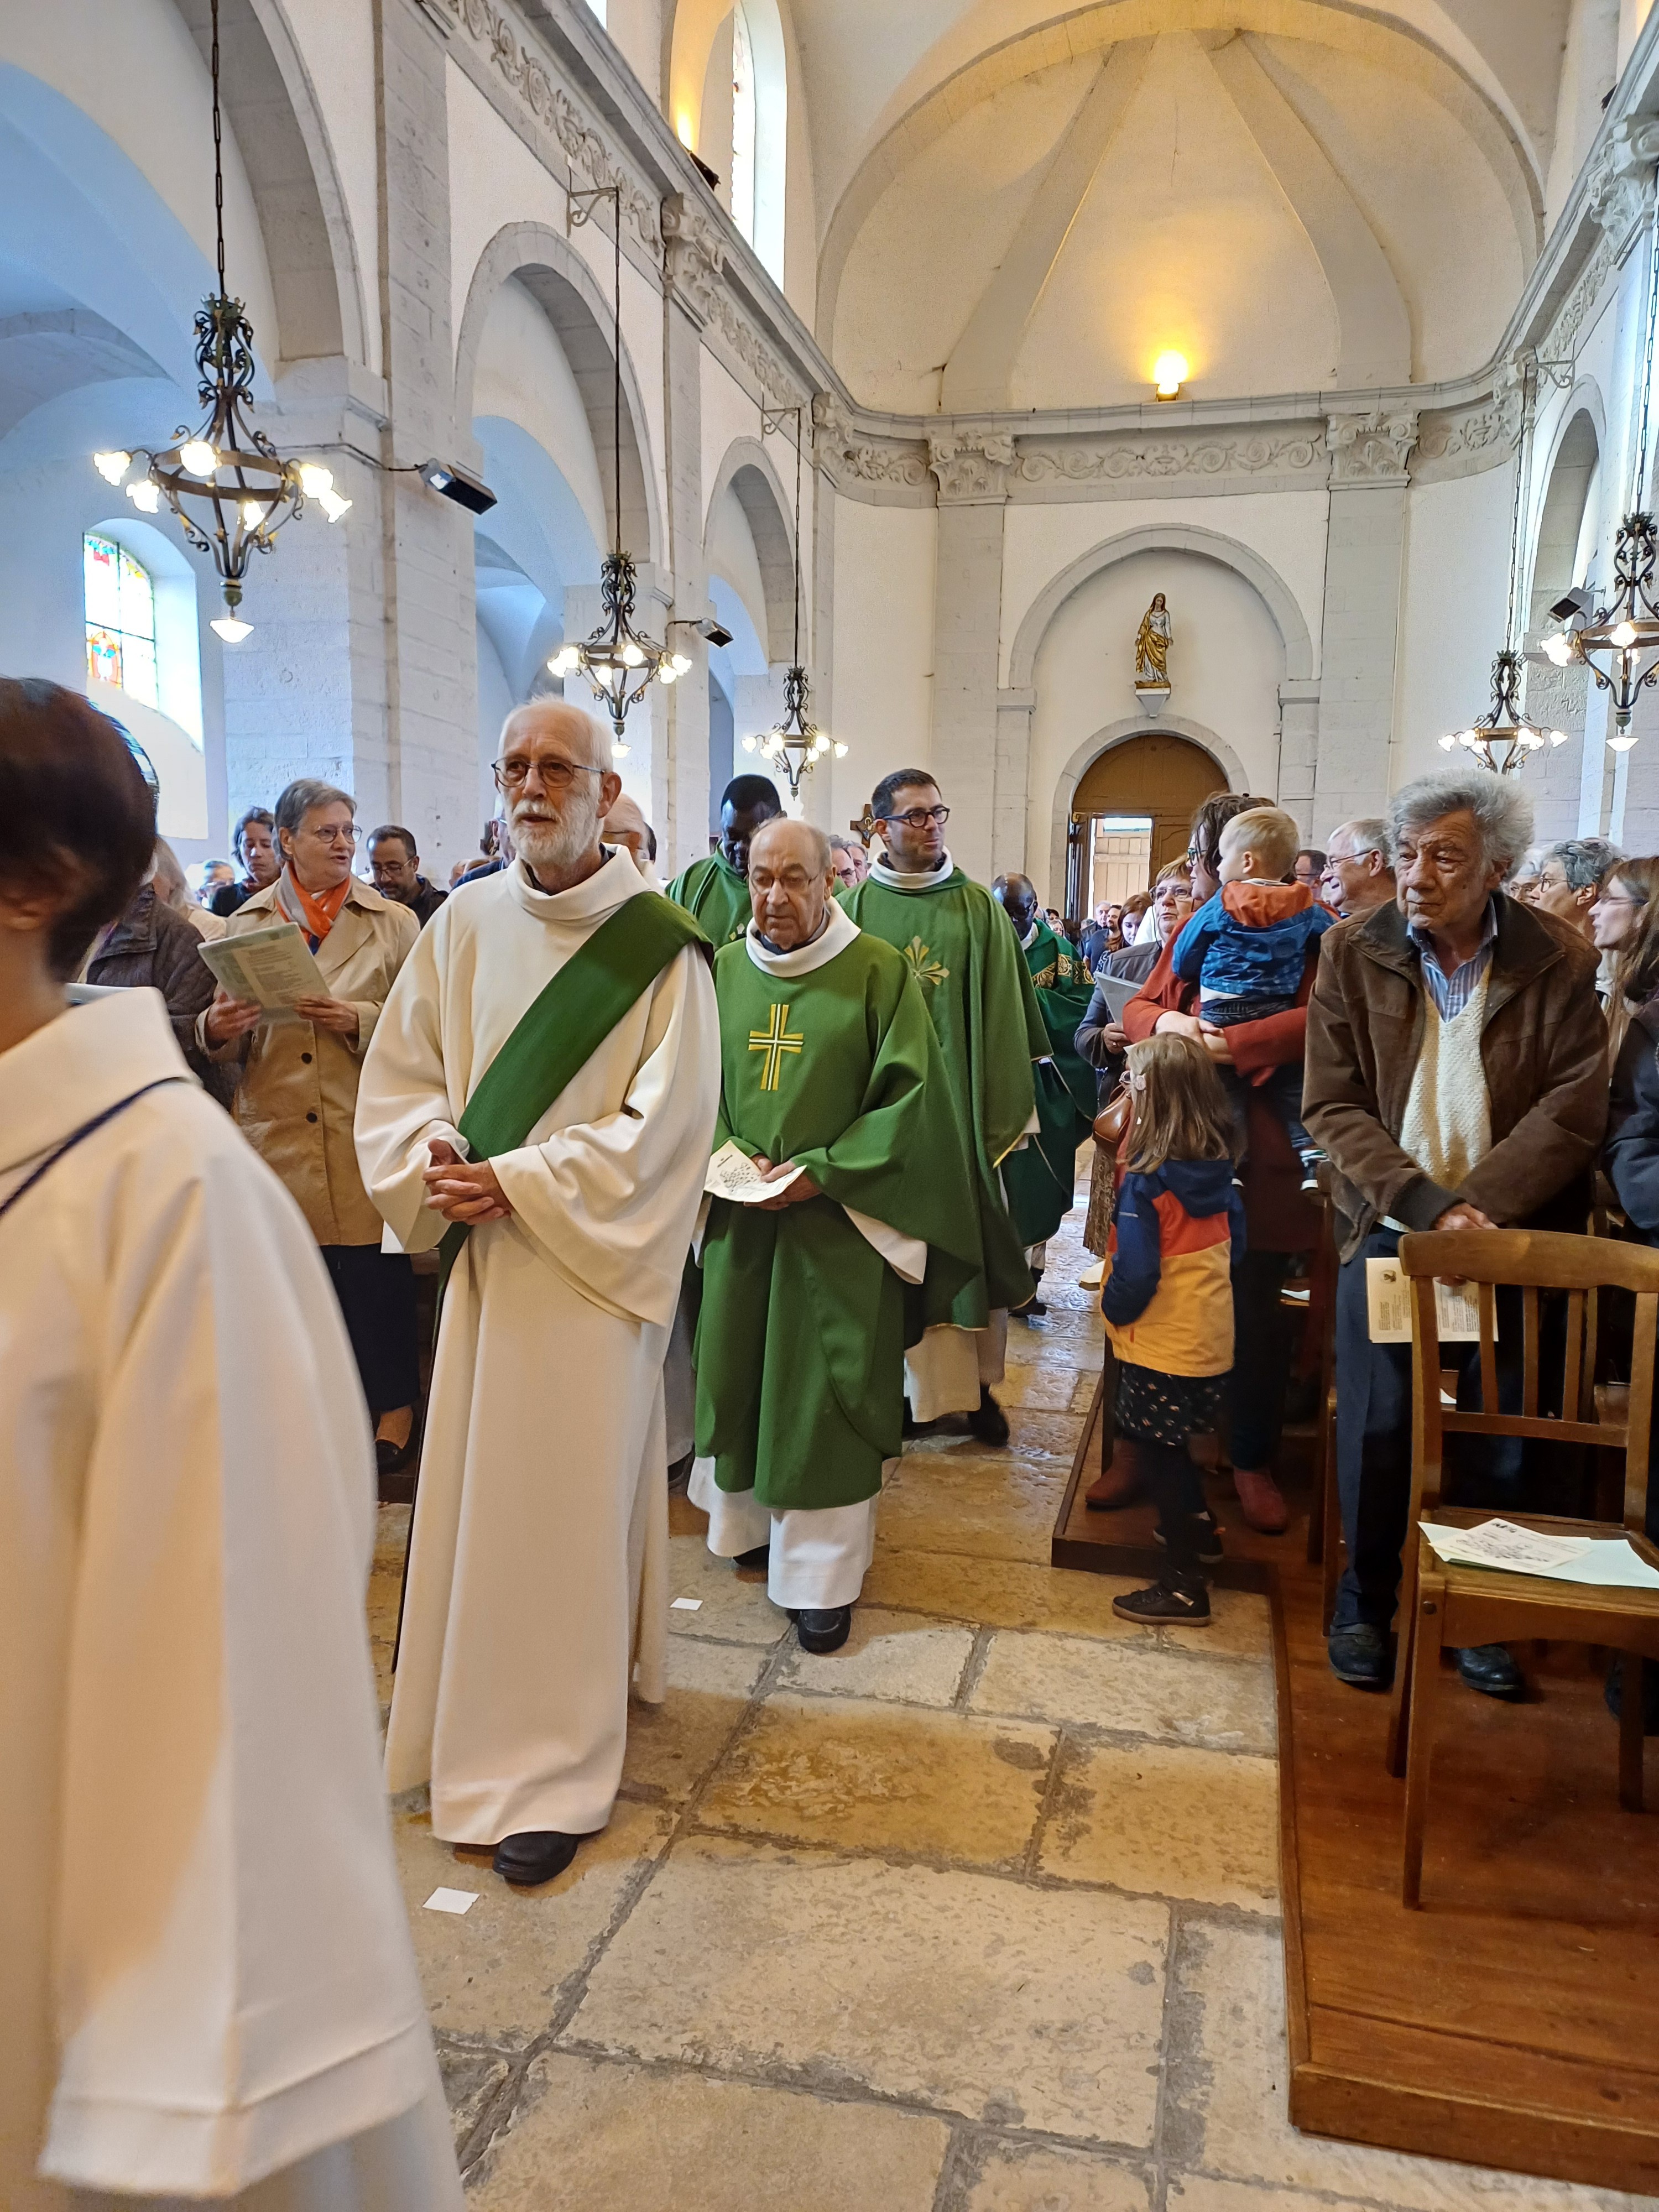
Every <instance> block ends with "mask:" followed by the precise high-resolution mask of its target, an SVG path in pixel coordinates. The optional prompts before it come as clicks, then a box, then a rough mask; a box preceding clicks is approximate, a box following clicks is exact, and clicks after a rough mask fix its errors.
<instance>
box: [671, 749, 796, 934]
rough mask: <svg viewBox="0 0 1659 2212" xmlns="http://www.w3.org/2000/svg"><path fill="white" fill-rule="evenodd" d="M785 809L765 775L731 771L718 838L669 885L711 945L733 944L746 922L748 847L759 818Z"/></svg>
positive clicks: (767, 819) (766, 818)
mask: <svg viewBox="0 0 1659 2212" xmlns="http://www.w3.org/2000/svg"><path fill="white" fill-rule="evenodd" d="M782 812H783V802H782V800H781V799H780V798H779V797H778V787H777V786H776V784H775V783H774V782H773V781H772V779H771V777H770V776H769V775H738V776H733V778H732V781H731V782H730V783H728V784H727V785H726V789H725V791H724V792H723V793H721V795H720V843H719V844H718V846H716V848H714V851H713V852H712V853H710V854H708V857H707V858H706V859H704V860H693V861H692V863H691V865H690V867H689V868H683V869H682V870H681V871H680V872H679V874H678V876H676V877H675V878H674V880H673V882H672V883H671V884H670V885H669V886H668V896H669V897H670V898H671V899H672V900H673V902H674V903H675V905H676V906H683V907H684V908H685V910H686V912H687V913H688V914H689V915H691V916H692V918H693V920H694V921H696V925H697V927H698V928H699V929H700V930H701V931H702V933H703V935H704V936H705V937H706V938H707V939H708V942H709V943H710V944H711V945H716V946H719V945H735V944H736V942H737V940H738V939H739V938H740V937H741V936H742V935H743V933H744V930H746V929H747V928H748V927H749V846H750V840H751V839H752V837H753V836H754V835H755V832H756V831H757V829H759V828H760V827H761V825H762V823H766V822H774V821H776V820H777V819H778V817H780V816H781V814H782Z"/></svg>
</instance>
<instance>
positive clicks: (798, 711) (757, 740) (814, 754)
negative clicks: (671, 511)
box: [743, 407, 847, 815]
mask: <svg viewBox="0 0 1659 2212" xmlns="http://www.w3.org/2000/svg"><path fill="white" fill-rule="evenodd" d="M789 415H793V416H794V418H795V549H794V550H795V650H794V657H793V659H792V660H791V662H790V664H789V666H788V667H787V669H786V670H785V671H784V675H783V720H781V722H779V723H777V724H776V725H775V726H774V727H773V728H772V729H769V730H768V731H766V732H763V734H762V735H759V736H757V737H752V738H744V741H743V749H744V752H746V753H754V752H757V753H759V755H760V756H761V757H762V759H763V760H764V761H766V762H767V763H769V765H770V766H771V767H773V768H775V769H781V770H782V771H783V777H784V781H785V782H786V783H787V785H788V787H789V798H788V801H787V805H788V808H789V811H790V812H791V813H793V814H797V815H798V814H799V812H800V811H801V797H800V787H801V779H802V778H803V777H804V776H806V775H811V771H812V769H814V768H816V767H817V763H818V762H819V761H820V760H822V759H823V756H824V755H825V753H829V752H833V753H834V755H835V757H836V759H837V760H845V758H846V757H847V747H846V746H845V745H844V744H842V743H841V742H840V740H839V739H837V738H827V737H825V735H824V734H823V731H822V730H820V729H817V727H816V726H814V725H813V724H812V723H811V721H809V720H807V708H808V706H809V704H810V703H811V690H812V687H811V683H810V681H809V679H808V678H807V674H806V669H805V664H804V663H803V662H802V659H801V657H800V462H801V439H802V434H803V426H804V424H805V409H804V408H800V407H787V408H780V409H778V410H776V412H773V411H772V410H768V409H763V410H762V413H761V435H762V436H763V437H764V436H765V435H766V433H767V431H768V430H769V429H775V428H779V427H780V426H781V424H782V422H783V421H784V419H785V417H786V416H789Z"/></svg>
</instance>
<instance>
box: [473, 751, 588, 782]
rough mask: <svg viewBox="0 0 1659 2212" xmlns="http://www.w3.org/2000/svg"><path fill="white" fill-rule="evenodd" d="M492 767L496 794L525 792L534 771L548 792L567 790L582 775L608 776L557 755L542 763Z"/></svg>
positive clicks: (493, 763)
mask: <svg viewBox="0 0 1659 2212" xmlns="http://www.w3.org/2000/svg"><path fill="white" fill-rule="evenodd" d="M489 765H490V769H491V770H492V772H493V774H494V775H495V788H496V790H497V791H522V790H523V789H524V787H525V784H526V781H528V779H529V775H530V771H531V769H532V768H533V769H535V771H536V773H537V775H539V776H540V778H541V780H542V787H543V788H544V790H546V791H568V790H569V788H570V787H571V785H572V784H573V783H574V781H575V780H576V778H577V777H578V776H579V775H604V774H605V770H604V769H602V768H588V767H587V766H586V764H585V763H582V762H580V761H568V760H560V759H558V758H557V757H556V756H554V757H548V758H546V759H541V760H498V761H491V763H489Z"/></svg>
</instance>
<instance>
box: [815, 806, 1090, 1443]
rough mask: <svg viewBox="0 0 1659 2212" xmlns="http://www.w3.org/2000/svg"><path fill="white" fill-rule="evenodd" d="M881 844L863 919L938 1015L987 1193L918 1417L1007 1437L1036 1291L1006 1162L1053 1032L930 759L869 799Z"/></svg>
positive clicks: (942, 1316) (935, 1340)
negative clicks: (1005, 1391)
mask: <svg viewBox="0 0 1659 2212" xmlns="http://www.w3.org/2000/svg"><path fill="white" fill-rule="evenodd" d="M870 811H871V812H872V814H873V815H874V817H875V818H876V823H877V826H878V829H879V830H880V832H881V837H882V842H883V843H884V846H885V847H886V851H885V853H884V855H883V857H882V858H881V859H880V860H874V861H872V863H871V867H870V873H869V876H868V878H866V881H865V882H863V883H861V884H858V885H856V886H855V887H854V889H853V890H850V891H848V893H847V894H846V897H845V905H846V908H847V911H848V914H849V915H851V916H852V918H853V920H854V921H855V922H857V924H858V926H859V927H860V929H863V930H867V931H868V932H869V933H870V934H871V935H872V937H880V938H884V939H885V940H886V942H887V943H888V944H889V945H892V946H894V947H895V949H896V951H900V952H902V954H903V955H904V957H905V958H906V959H907V960H908V962H909V963H910V970H911V973H912V974H913V975H915V979H916V981H917V982H918V983H920V984H921V994H922V996H923V998H924V999H925V1000H927V1011H928V1012H929V1013H930V1014H931V1015H932V1016H933V1028H934V1030H935V1031H936V1033H937V1035H938V1037H939V1049H940V1052H941V1054H942V1055H943V1057H944V1060H945V1076H946V1079H947V1080H948V1081H949V1083H950V1085H951V1096H952V1098H953V1099H954V1101H955V1103H956V1109H957V1122H958V1124H959V1126H960V1127H961V1128H962V1131H963V1136H964V1138H965V1139H966V1141H967V1145H968V1148H969V1158H970V1159H971V1161H972V1163H973V1166H974V1170H975V1176H974V1180H975V1193H976V1195H977V1198H978V1201H979V1229H980V1245H981V1267H980V1271H979V1273H977V1275H976V1276H975V1279H974V1280H973V1281H972V1282H971V1283H970V1284H969V1285H968V1286H967V1288H966V1289H965V1290H963V1291H959V1292H958V1293H957V1296H956V1297H955V1298H954V1299H953V1300H952V1301H951V1305H950V1307H949V1310H947V1311H941V1312H939V1313H933V1312H928V1313H927V1314H925V1315H922V1316H919V1317H918V1323H917V1324H915V1325H918V1326H924V1327H925V1333H924V1334H921V1335H920V1338H919V1340H918V1341H917V1342H915V1343H914V1344H913V1345H912V1346H911V1347H910V1350H909V1352H908V1357H907V1358H906V1361H905V1388H906V1389H907V1391H908V1395H909V1400H910V1411H911V1415H912V1418H913V1419H915V1420H916V1421H918V1422H924V1421H931V1420H935V1419H939V1417H940V1416H942V1415H944V1414H945V1413H966V1414H967V1415H968V1417H969V1428H970V1429H971V1430H972V1431H973V1432H974V1434H975V1436H976V1437H978V1438H979V1439H980V1441H981V1443H992V1444H1006V1443H1007V1441H1008V1419H1007V1416H1006V1414H1005V1413H1004V1412H1003V1411H1002V1408H1001V1407H1000V1406H999V1405H998V1403H997V1401H996V1400H995V1398H994V1396H993V1395H992V1390H991V1386H992V1384H993V1383H1000V1381H1001V1380H1002V1369H1003V1357H1004V1349H1005V1346H1006V1343H1007V1337H1008V1309H1009V1308H1010V1307H1011V1306H1023V1305H1024V1304H1026V1303H1027V1302H1028V1300H1029V1299H1030V1297H1031V1296H1032V1287H1031V1275H1030V1269H1029V1268H1028V1267H1027V1266H1026V1264H1025V1254H1024V1241H1023V1240H1022V1238H1021V1237H1020V1234H1019V1231H1018V1230H1017V1229H1016V1228H1015V1226H1014V1224H1013V1222H1012V1220H1011V1219H1010V1218H1009V1213H1008V1204H1007V1200H1006V1196H1005V1194H1004V1191H1003V1187H1002V1176H1001V1172H1000V1170H1001V1166H1002V1163H1003V1161H1004V1159H1005V1158H1006V1157H1007V1155H1008V1154H1009V1153H1010V1152H1012V1150H1013V1149H1014V1147H1015V1146H1017V1145H1018V1144H1019V1143H1021V1142H1022V1141H1023V1139H1024V1137H1025V1136H1026V1134H1027V1133H1028V1131H1030V1130H1034V1129H1035V1128H1036V1080H1035V1073H1034V1064H1035V1063H1036V1061H1037V1060H1042V1059H1043V1058H1045V1057H1046V1056H1047V1054H1048V1033H1047V1031H1046V1030H1044V1028H1043V1026H1042V1014H1041V1013H1040V1012H1039V1011H1038V1009H1037V1003H1036V994H1035V993H1034V992H1033V991H1032V988H1031V981H1030V975H1028V974H1027V972H1026V968H1025V963H1024V958H1023V957H1022V956H1021V953H1020V949H1019V945H1018V939H1016V938H1015V935H1014V932H1013V929H1012V925H1011V924H1010V922H1009V920H1008V917H1007V915H1006V914H1005V913H1004V912H1003V910H1002V908H1000V906H999V905H998V904H997V903H996V902H995V901H994V899H993V898H992V896H991V894H990V892H989V891H987V890H986V888H985V886H984V885H983V884H975V883H972V882H970V881H969V878H967V877H966V876H965V875H964V874H963V872H962V870H961V869H960V868H958V867H957V866H955V865H954V863H953V862H952V860H951V855H950V854H949V852H948V851H947V850H946V849H945V823H947V822H948V821H949V820H950V818H951V810H950V808H949V807H948V806H947V805H945V802H944V800H943V799H942V798H941V797H940V795H939V786H938V785H937V784H936V783H935V782H934V781H933V776H932V775H931V774H930V773H929V772H928V770H927V769H896V770H895V771H894V773H893V774H892V775H888V776H884V777H883V779H882V781H880V782H879V783H878V785H877V786H876V788H875V793H874V795H873V796H872V799H871V801H870Z"/></svg>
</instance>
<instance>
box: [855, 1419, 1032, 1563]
mask: <svg viewBox="0 0 1659 2212" xmlns="http://www.w3.org/2000/svg"><path fill="white" fill-rule="evenodd" d="M953 1442H954V1443H956V1447H957V1448H956V1449H950V1448H948V1447H945V1446H933V1447H931V1448H929V1449H926V1450H917V1449H911V1450H909V1451H908V1452H906V1453H905V1455H904V1457H903V1458H902V1460H901V1461H900V1462H899V1466H898V1470H897V1472H896V1474H895V1475H894V1476H893V1478H892V1480H891V1481H890V1482H889V1484H888V1486H887V1487H886V1489H885V1490H884V1492H882V1499H881V1506H880V1510H879V1511H878V1515H877V1518H876V1541H877V1543H878V1545H879V1546H880V1547H883V1548H884V1549H885V1550H888V1551H892V1550H895V1549H900V1550H912V1549H917V1550H925V1551H930V1552H965V1553H971V1554H973V1555H974V1556H975V1557H976V1558H980V1559H1026V1560H1029V1561H1030V1562H1031V1563H1032V1565H1039V1566H1046V1565H1048V1547H1049V1541H1050V1539H1051V1537H1052V1535H1053V1533H1054V1516H1055V1515H1056V1514H1057V1513H1058V1512H1059V1510H1060V1494H1061V1492H1062V1491H1063V1490H1064V1489H1065V1470H1064V1469H1062V1468H1058V1467H1057V1466H1056V1465H1055V1464H1054V1462H1052V1461H1050V1460H1044V1459H1030V1458H1022V1457H1021V1456H1020V1455H1018V1454H1017V1453H1014V1452H987V1451H985V1450H984V1449H982V1447H981V1446H980V1445H978V1444H977V1443H975V1441H974V1439H973V1438H972V1437H963V1438H961V1439H959V1440H953Z"/></svg>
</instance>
